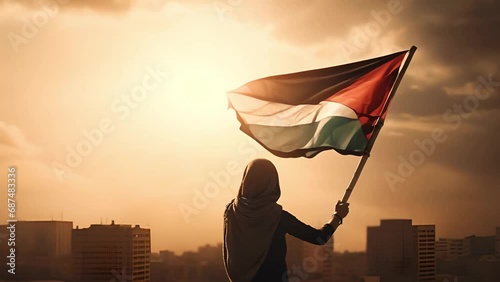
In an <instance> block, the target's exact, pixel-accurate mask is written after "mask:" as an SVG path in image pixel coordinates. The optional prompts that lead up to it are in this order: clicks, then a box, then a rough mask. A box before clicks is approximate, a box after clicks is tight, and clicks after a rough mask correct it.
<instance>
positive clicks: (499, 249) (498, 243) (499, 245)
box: [495, 227, 500, 254]
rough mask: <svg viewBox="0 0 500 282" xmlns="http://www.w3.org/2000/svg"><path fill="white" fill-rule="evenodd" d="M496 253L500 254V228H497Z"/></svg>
mask: <svg viewBox="0 0 500 282" xmlns="http://www.w3.org/2000/svg"><path fill="white" fill-rule="evenodd" d="M495 251H496V252H495V253H496V254H500V227H497V236H496V239H495Z"/></svg>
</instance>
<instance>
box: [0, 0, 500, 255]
mask: <svg viewBox="0 0 500 282" xmlns="http://www.w3.org/2000/svg"><path fill="white" fill-rule="evenodd" d="M44 3H45V4H44ZM47 3H49V4H50V5H48V4H47ZM499 6H500V3H497V2H494V1H487V0H484V1H464V2H460V3H458V2H455V1H439V2H435V1H430V0H429V1H409V0H408V1H397V0H385V1H382V0H377V1H364V2H362V3H358V2H349V1H326V0H325V1H322V0H317V1H311V2H308V4H304V2H301V1H295V0H291V1H286V2H285V1H243V0H242V1H225V0H224V1H222V0H221V1H201V0H192V1H170V0H144V1H135V2H133V1H126V0H123V1H83V0H73V1H62V0H61V1H56V0H52V1H48V2H43V1H41V2H39V1H32V2H30V1H19V2H16V1H12V0H0V14H1V15H2V16H1V17H0V33H1V34H3V35H4V36H2V37H0V43H1V44H0V58H1V59H2V61H3V62H4V66H5V67H4V68H2V75H1V76H0V85H1V87H2V98H3V99H2V103H0V167H1V168H2V170H3V171H4V172H2V173H0V183H4V184H2V185H5V184H6V183H7V168H8V167H11V166H15V167H16V168H17V170H18V171H17V177H18V188H17V194H16V201H17V212H16V214H17V218H18V219H19V220H47V219H51V218H54V220H58V219H60V218H61V215H62V216H63V219H64V220H69V221H73V225H74V227H76V225H78V226H79V227H80V228H84V227H88V226H90V224H96V223H100V222H101V220H102V221H103V222H105V220H106V219H107V220H108V223H110V222H111V220H114V221H115V223H116V224H131V225H132V226H133V225H135V224H139V225H140V226H141V227H149V228H151V230H152V231H151V242H152V251H158V250H165V249H166V250H172V251H175V252H176V253H180V252H182V251H184V250H196V249H197V248H198V246H202V245H205V244H207V243H209V244H215V243H217V242H221V241H222V214H223V211H224V207H225V205H226V204H227V203H229V201H230V200H231V199H232V198H234V196H235V195H236V191H237V189H238V187H239V182H240V181H241V177H242V173H243V169H244V167H245V166H246V164H247V163H248V161H250V160H251V159H253V158H257V157H262V158H268V159H270V160H271V161H272V162H273V163H274V164H275V165H276V167H277V170H278V174H279V177H280V186H281V191H282V193H281V198H280V200H279V201H278V203H279V204H281V205H282V206H283V208H284V209H286V210H288V211H289V212H291V213H292V214H294V215H295V216H296V217H297V218H299V219H300V220H302V221H304V222H305V223H307V224H309V225H312V226H315V227H320V226H322V225H323V224H324V223H325V222H327V221H328V220H329V218H330V215H331V214H332V213H333V211H334V205H335V203H336V202H337V200H338V199H340V198H341V197H342V195H343V193H344V190H345V188H346V187H347V185H348V183H349V180H350V179H351V176H352V174H353V172H354V170H355V168H356V166H357V162H358V160H359V158H358V157H355V156H342V155H339V154H337V153H336V152H334V151H328V152H323V153H321V154H319V155H318V156H316V157H314V158H312V159H304V158H299V159H282V158H277V157H275V156H273V155H271V154H270V153H268V152H266V151H265V150H264V149H262V148H261V147H260V145H258V144H257V143H256V142H255V141H253V140H251V139H250V138H249V137H248V136H246V135H245V134H244V133H242V132H241V131H240V130H239V123H238V121H237V120H236V118H235V114H234V112H233V111H232V110H228V109H227V99H226V94H225V93H226V92H227V91H230V90H232V89H234V88H236V87H238V86H240V85H242V84H244V83H246V82H248V81H250V80H253V79H257V78H260V77H265V76H268V75H274V74H282V73H289V72H295V71H299V70H306V69H315V68H321V67H327V66H333V65H338V64H344V63H349V62H353V61H357V60H362V59H367V58H372V57H377V56H382V55H386V54H389V53H393V52H397V51H400V50H406V49H409V48H410V47H411V46H412V45H415V46H417V47H418V50H417V52H416V54H415V57H414V58H413V60H412V63H411V65H410V67H409V69H408V71H407V73H406V75H405V76H404V78H403V81H402V83H401V86H400V88H399V90H398V92H397V94H396V96H395V98H394V100H393V102H392V104H391V106H390V108H389V111H388V115H387V120H386V123H385V126H384V128H383V129H382V131H381V133H380V135H379V137H378V139H377V142H376V143H375V146H374V149H373V151H372V154H371V157H370V159H369V160H368V163H367V165H366V167H365V169H364V171H363V173H362V175H361V178H360V180H359V182H358V184H357V186H356V189H355V190H354V192H353V194H352V196H351V199H350V203H351V205H350V207H351V212H350V214H349V216H348V217H347V218H346V219H345V220H344V224H343V225H342V226H340V227H339V229H338V230H337V232H336V233H335V234H334V236H335V249H336V250H337V251H340V252H342V251H344V250H349V251H360V250H364V249H365V245H366V226H372V225H379V223H380V219H386V218H398V219H413V224H434V225H436V238H439V237H459V238H462V237H465V236H469V235H473V234H475V235H489V234H491V235H493V234H494V233H495V227H497V226H500V216H499V214H500V205H498V199H500V189H498V187H499V178H498V168H496V161H497V160H498V157H499V156H500V148H499V146H498V144H500V135H499V134H498V132H500V131H499V130H500V123H499V122H498V121H499V120H500V95H499V90H500V88H499V86H500V75H499V74H498V67H499V62H500V60H499V59H500V55H499V54H498V50H499V48H500V39H498V36H495V35H496V34H497V31H498V27H500V20H499V18H498V16H497V15H496V14H495V12H494V11H497V10H498V8H499ZM3 191H5V190H3ZM6 199H7V193H6V192H2V193H0V202H4V203H5V202H6ZM2 208H3V207H2ZM5 208H7V207H6V206H5ZM6 220H7V214H6V213H4V212H2V213H1V214H0V221H2V222H6Z"/></svg>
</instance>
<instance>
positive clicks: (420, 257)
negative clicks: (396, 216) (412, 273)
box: [413, 225, 436, 281]
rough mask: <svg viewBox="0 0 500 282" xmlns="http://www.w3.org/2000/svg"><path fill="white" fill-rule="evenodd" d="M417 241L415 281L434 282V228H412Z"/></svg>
mask: <svg viewBox="0 0 500 282" xmlns="http://www.w3.org/2000/svg"><path fill="white" fill-rule="evenodd" d="M413 232H414V235H416V239H417V281H434V279H435V276H436V249H435V242H436V227H435V226H434V225H415V226H413Z"/></svg>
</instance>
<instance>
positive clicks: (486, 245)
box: [463, 235, 496, 257]
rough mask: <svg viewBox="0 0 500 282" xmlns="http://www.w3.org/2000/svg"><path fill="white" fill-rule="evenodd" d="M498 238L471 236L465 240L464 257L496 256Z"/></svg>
mask: <svg viewBox="0 0 500 282" xmlns="http://www.w3.org/2000/svg"><path fill="white" fill-rule="evenodd" d="M495 240H496V236H475V235H472V236H469V237H465V238H464V254H463V255H464V256H468V257H470V256H482V255H493V254H495Z"/></svg>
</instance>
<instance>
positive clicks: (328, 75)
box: [228, 51, 408, 158]
mask: <svg viewBox="0 0 500 282" xmlns="http://www.w3.org/2000/svg"><path fill="white" fill-rule="evenodd" d="M407 53H408V51H402V52H398V53H394V54H391V55H387V56H383V57H379V58H374V59H370V60H365V61H360V62H355V63H350V64H346V65H341V66H334V67H329V68H323V69H316V70H309V71H302V72H297V73H290V74H283V75H276V76H270V77H266V78H261V79H257V80H254V81H251V82H248V83H247V84H245V85H243V86H241V87H239V88H237V89H235V90H233V91H230V92H229V93H228V100H229V106H230V107H231V108H233V109H234V110H235V112H236V115H237V118H238V120H239V121H240V123H241V127H240V129H241V130H242V131H243V132H245V133H246V134H247V135H249V136H250V137H252V138H253V139H255V140H256V141H257V142H259V143H260V144H261V145H262V146H264V147H265V148H266V149H267V150H269V151H270V152H271V153H273V154H274V155H276V156H279V157H308V158H312V157H314V156H315V155H316V154H318V153H319V152H321V151H324V150H329V149H334V150H336V151H337V152H339V153H341V154H351V155H363V154H364V153H365V152H366V151H365V150H366V149H367V145H368V144H369V141H370V138H371V137H372V134H373V131H374V127H375V124H376V122H377V120H378V119H379V117H380V118H382V119H383V118H385V115H386V112H387V105H388V103H389V100H390V99H391V98H390V95H389V93H390V92H391V89H392V87H393V86H394V84H395V81H396V78H397V77H398V75H399V73H400V68H401V64H402V62H403V60H404V58H405V56H406V54H407ZM386 104H387V105H386ZM374 138H375V137H374Z"/></svg>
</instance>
